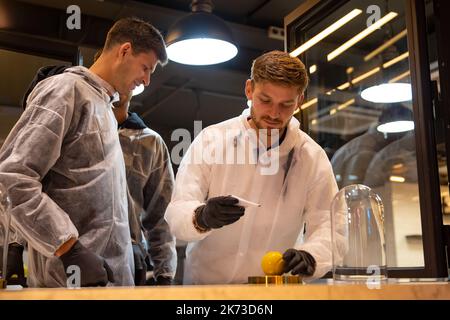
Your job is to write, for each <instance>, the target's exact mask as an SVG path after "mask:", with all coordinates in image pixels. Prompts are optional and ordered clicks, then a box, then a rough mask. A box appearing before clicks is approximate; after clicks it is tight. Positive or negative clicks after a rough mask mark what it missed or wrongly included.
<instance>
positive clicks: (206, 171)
mask: <svg viewBox="0 0 450 320" xmlns="http://www.w3.org/2000/svg"><path fill="white" fill-rule="evenodd" d="M248 114H249V111H248V110H244V113H243V114H242V115H241V116H239V117H236V118H233V119H230V120H227V121H225V122H222V123H219V124H216V125H213V126H210V127H208V128H206V129H204V130H203V131H202V132H201V133H200V134H199V136H198V137H197V138H196V139H195V140H194V142H193V143H192V145H191V146H190V147H189V150H188V151H187V153H186V155H185V157H184V158H183V160H182V162H181V164H180V167H179V170H178V173H177V177H176V181H175V189H174V195H173V197H172V201H171V203H170V204H169V206H168V208H167V211H166V219H167V221H168V223H169V225H170V228H171V230H172V232H173V233H174V235H175V237H177V238H178V239H181V240H185V241H189V242H190V243H189V244H188V247H187V252H186V263H185V278H184V282H185V283H186V284H191V283H193V284H220V283H246V282H247V281H248V277H249V276H258V275H263V271H262V269H261V259H262V257H263V256H264V254H265V253H266V252H267V251H280V252H282V253H283V252H284V251H285V250H287V249H289V248H295V249H301V250H305V251H307V252H309V253H310V254H311V255H312V256H313V257H314V258H315V260H316V262H317V268H316V271H315V273H314V275H313V276H312V277H311V278H310V279H314V278H318V277H321V276H323V275H324V274H325V273H326V272H328V271H329V270H330V269H331V227H330V205H331V201H332V199H333V197H334V195H335V194H336V192H337V186H336V181H335V179H334V175H333V171H332V169H331V165H330V162H329V161H328V158H327V156H326V154H325V152H324V151H323V149H322V148H321V147H320V146H319V145H318V144H316V143H315V142H314V141H313V140H312V139H311V138H310V137H309V136H308V135H307V134H305V133H304V132H302V131H301V130H300V128H299V122H298V121H297V120H296V119H295V118H292V119H291V121H290V123H289V125H288V128H287V134H286V136H285V139H284V140H283V141H282V143H281V145H280V146H279V147H275V148H272V149H271V150H270V151H269V152H265V153H263V154H261V155H260V157H259V159H263V158H264V157H267V156H270V154H272V155H273V154H276V153H277V152H278V154H279V167H278V170H276V172H275V174H268V173H270V171H264V170H263V168H266V167H267V165H264V163H265V162H262V161H255V162H257V164H255V162H254V161H252V157H251V155H252V154H254V150H255V149H256V148H257V146H255V143H254V140H252V139H251V138H249V131H248V129H250V126H249V124H248V121H247V117H248ZM252 141H253V142H252ZM244 149H245V150H244ZM242 150H244V151H243V152H244V153H245V154H249V156H246V157H245V162H241V163H239V162H238V161H235V163H234V164H230V163H228V164H221V163H219V162H217V161H210V160H208V159H209V158H211V157H212V158H214V159H215V157H216V156H217V155H218V154H220V153H224V154H225V153H228V154H229V153H230V152H231V153H233V152H236V154H239V152H242ZM248 150H250V152H248ZM198 154H203V157H200V159H201V161H198V160H193V161H192V159H195V158H196V156H195V155H198ZM192 155H194V157H192ZM227 157H228V155H227ZM219 158H220V157H219ZM197 159H198V157H197ZM205 159H206V160H205ZM272 173H273V172H272ZM230 194H232V195H236V196H238V197H241V198H244V199H247V200H250V201H253V202H257V203H260V204H261V205H262V206H261V207H259V208H255V207H248V208H246V210H245V215H244V216H243V217H242V218H241V219H239V220H238V221H237V222H235V223H233V224H230V225H227V226H224V227H222V228H219V229H213V230H211V231H209V232H207V233H199V232H198V231H197V230H196V229H195V228H194V225H193V222H192V221H193V219H192V218H193V214H194V210H195V209H196V208H197V207H199V206H200V205H202V204H204V203H205V202H206V200H207V199H208V198H213V197H217V196H226V195H230ZM305 224H306V230H305Z"/></svg>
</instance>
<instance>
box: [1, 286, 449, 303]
mask: <svg viewBox="0 0 450 320" xmlns="http://www.w3.org/2000/svg"><path fill="white" fill-rule="evenodd" d="M29 299H39V300H40V299H44V300H52V299H59V300H67V299H69V300H72V299H75V300H78V299H81V300H103V299H106V300H108V299H117V300H130V299H131V300H241V299H242V300H278V299H280V300H316V299H318V300H336V299H337V300H342V299H344V300H347V299H352V300H358V299H369V300H371V299H376V300H386V299H387V300H390V299H402V300H403V299H407V300H415V299H427V300H429V299H431V300H438V299H446V300H450V283H448V282H407V283H389V284H384V285H381V286H380V288H379V289H376V288H374V289H369V288H368V287H367V286H366V285H361V284H332V283H320V284H305V285H295V284H290V285H269V286H266V285H207V286H171V287H109V288H83V289H49V288H48V289H47V288H45V289H34V288H33V289H18V290H15V289H7V290H0V300H29Z"/></svg>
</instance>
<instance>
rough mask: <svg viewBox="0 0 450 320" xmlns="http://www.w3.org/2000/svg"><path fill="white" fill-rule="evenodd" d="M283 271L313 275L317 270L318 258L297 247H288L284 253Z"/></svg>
mask: <svg viewBox="0 0 450 320" xmlns="http://www.w3.org/2000/svg"><path fill="white" fill-rule="evenodd" d="M283 260H284V269H283V272H284V273H287V272H289V271H291V273H292V274H301V275H305V276H312V275H313V274H314V271H316V260H314V257H313V256H312V255H310V254H309V253H308V252H306V251H303V250H296V249H287V250H286V251H285V252H284V254H283Z"/></svg>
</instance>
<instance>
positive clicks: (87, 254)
mask: <svg viewBox="0 0 450 320" xmlns="http://www.w3.org/2000/svg"><path fill="white" fill-rule="evenodd" d="M59 258H60V259H61V261H62V263H63V265H64V270H65V271H66V272H67V268H68V267H69V266H71V265H76V266H78V267H79V268H80V276H81V279H80V280H81V281H80V285H81V286H82V287H96V286H102V287H104V286H106V285H107V283H108V281H109V282H114V276H113V272H112V270H111V268H110V267H109V265H108V264H107V263H106V260H105V259H103V258H102V257H100V256H99V255H97V254H95V253H93V252H92V251H90V250H89V249H87V248H86V247H85V246H83V245H82V244H81V242H80V241H77V242H75V244H74V245H73V246H72V248H70V250H69V251H67V252H66V253H64V254H63V255H62V256H60V257H59Z"/></svg>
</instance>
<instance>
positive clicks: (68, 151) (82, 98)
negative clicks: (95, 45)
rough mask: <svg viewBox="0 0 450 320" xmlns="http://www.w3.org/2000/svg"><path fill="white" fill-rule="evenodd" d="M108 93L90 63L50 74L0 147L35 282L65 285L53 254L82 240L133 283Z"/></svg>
mask: <svg viewBox="0 0 450 320" xmlns="http://www.w3.org/2000/svg"><path fill="white" fill-rule="evenodd" d="M111 107H112V104H111V97H109V96H108V94H107V91H106V89H105V88H104V87H102V86H101V85H100V83H99V82H98V81H96V78H95V76H94V75H93V74H92V73H90V71H88V70H87V69H86V68H83V67H73V68H70V69H67V70H66V71H65V72H64V73H63V74H60V75H56V76H52V77H50V78H47V79H45V80H43V81H41V82H40V83H38V85H37V86H36V87H35V88H34V90H33V91H32V92H31V94H30V96H29V97H28V102H27V108H26V109H25V111H24V113H23V114H22V116H21V117H20V119H19V121H18V122H17V124H16V125H15V126H14V128H13V129H12V131H11V132H10V134H9V136H8V138H7V139H6V141H5V143H4V144H3V146H2V148H1V150H0V183H3V184H4V185H5V186H6V187H7V188H8V191H9V196H10V198H11V202H12V210H11V214H12V226H13V227H14V228H15V229H16V230H18V231H19V233H20V234H21V236H23V237H24V238H25V239H26V240H27V242H28V249H29V252H28V253H29V264H28V270H29V277H28V285H29V286H31V287H59V286H66V275H65V272H64V268H63V264H62V262H61V260H60V259H59V258H57V257H56V256H55V255H54V253H55V251H56V250H57V249H58V248H59V247H60V246H61V245H62V244H63V243H65V242H66V241H67V240H69V239H70V238H72V237H79V241H80V242H81V243H82V244H83V245H84V246H86V247H87V248H88V249H90V250H92V251H93V252H95V253H96V254H98V255H100V256H102V257H103V258H105V259H106V261H107V263H108V264H109V266H110V267H111V269H112V271H113V272H114V279H115V283H114V285H133V284H134V280H133V272H134V262H133V253H132V248H131V238H130V231H129V226H128V214H127V199H126V178H125V167H124V161H123V156H122V150H121V148H120V144H119V138H118V135H117V121H116V120H115V118H114V114H113V112H112V109H111Z"/></svg>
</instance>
